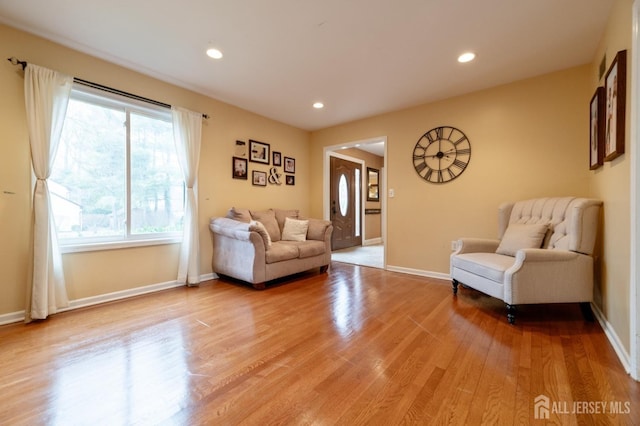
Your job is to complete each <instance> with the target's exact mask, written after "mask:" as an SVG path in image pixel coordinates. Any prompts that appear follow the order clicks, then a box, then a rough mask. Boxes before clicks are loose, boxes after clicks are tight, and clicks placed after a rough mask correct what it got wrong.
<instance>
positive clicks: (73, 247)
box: [60, 237, 182, 254]
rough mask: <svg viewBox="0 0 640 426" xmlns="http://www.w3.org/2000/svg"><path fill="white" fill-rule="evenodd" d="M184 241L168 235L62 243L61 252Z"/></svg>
mask: <svg viewBox="0 0 640 426" xmlns="http://www.w3.org/2000/svg"><path fill="white" fill-rule="evenodd" d="M181 242H182V238H181V237H167V238H154V239H140V240H127V241H112V242H105V243H85V244H69V245H63V244H60V253H62V254H66V253H82V252H85V251H104V250H118V249H125V248H133V247H146V246H158V245H166V244H180V243H181Z"/></svg>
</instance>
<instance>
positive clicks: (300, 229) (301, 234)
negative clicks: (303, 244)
mask: <svg viewBox="0 0 640 426" xmlns="http://www.w3.org/2000/svg"><path fill="white" fill-rule="evenodd" d="M307 229H309V221H308V220H298V219H291V218H290V217H287V218H285V221H284V228H283V229H282V240H283V241H305V240H306V239H307Z"/></svg>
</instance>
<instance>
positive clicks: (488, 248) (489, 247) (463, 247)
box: [451, 238, 500, 256]
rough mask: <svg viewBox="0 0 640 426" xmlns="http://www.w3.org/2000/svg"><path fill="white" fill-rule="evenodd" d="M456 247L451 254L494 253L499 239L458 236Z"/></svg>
mask: <svg viewBox="0 0 640 426" xmlns="http://www.w3.org/2000/svg"><path fill="white" fill-rule="evenodd" d="M457 243H458V247H457V249H456V250H455V251H454V252H453V253H452V254H451V255H452V256H455V255H458V254H463V253H495V251H496V249H497V248H498V246H499V245H500V240H496V239H491V238H460V239H459V240H458V241H457Z"/></svg>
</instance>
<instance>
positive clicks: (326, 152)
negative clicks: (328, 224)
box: [322, 136, 389, 269]
mask: <svg viewBox="0 0 640 426" xmlns="http://www.w3.org/2000/svg"><path fill="white" fill-rule="evenodd" d="M377 142H384V160H383V161H384V162H383V164H384V165H383V167H382V170H381V171H380V178H381V179H382V189H383V190H384V192H381V193H380V201H381V204H382V216H381V218H380V219H381V222H382V223H381V226H382V241H383V242H384V255H383V268H384V269H386V268H387V247H388V244H389V240H388V239H387V194H388V191H387V156H388V149H389V148H388V145H389V144H388V141H387V137H386V136H378V137H375V138H368V139H361V140H357V141H351V142H345V143H341V144H336V145H328V146H325V147H324V148H323V157H324V166H323V170H322V188H323V190H322V215H323V218H324V219H325V220H331V215H330V214H329V209H330V201H329V191H330V190H329V185H330V183H329V180H330V176H329V172H330V165H329V161H330V160H329V157H330V156H332V155H334V156H336V157H341V156H342V158H344V159H346V160H349V161H353V160H354V159H353V158H352V157H348V156H346V155H342V154H340V153H338V152H336V151H339V150H340V149H343V148H357V147H358V145H366V144H369V143H377ZM356 160H358V159H356ZM362 179H363V184H364V179H365V174H364V173H362ZM364 187H365V186H363V188H364ZM361 192H362V196H363V197H365V196H366V194H365V191H361ZM365 202H366V197H365V199H363V200H362V204H361V205H362V206H364V205H365V204H364V203H365ZM364 222H365V221H364V220H363V221H362V229H361V232H362V236H363V241H364V235H365V233H364V232H365V229H364Z"/></svg>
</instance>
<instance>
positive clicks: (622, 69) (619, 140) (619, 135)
mask: <svg viewBox="0 0 640 426" xmlns="http://www.w3.org/2000/svg"><path fill="white" fill-rule="evenodd" d="M604 82H605V86H604V89H605V99H606V100H605V103H606V107H605V108H606V109H605V118H604V120H605V125H604V127H605V135H604V161H611V160H613V159H614V158H617V157H619V156H620V155H622V154H624V139H625V134H624V133H625V132H624V130H625V120H624V116H625V103H626V93H627V51H626V50H621V51H619V52H618V53H617V54H616V56H615V58H613V62H612V63H611V66H610V67H609V70H608V71H607V74H606V75H605V78H604Z"/></svg>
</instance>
